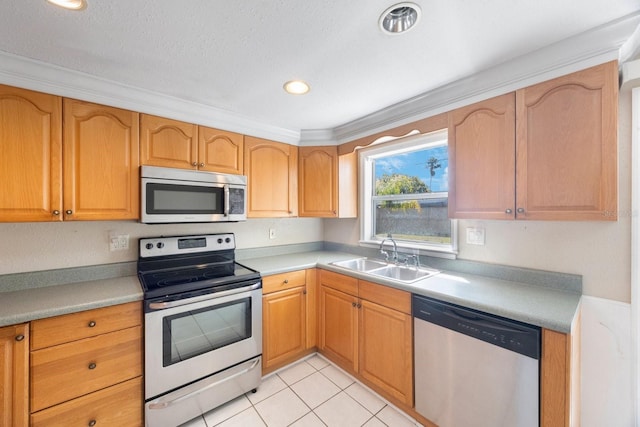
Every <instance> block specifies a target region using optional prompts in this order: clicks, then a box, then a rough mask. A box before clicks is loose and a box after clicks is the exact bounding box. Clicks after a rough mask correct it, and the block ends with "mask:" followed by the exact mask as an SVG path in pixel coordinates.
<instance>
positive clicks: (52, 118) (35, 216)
mask: <svg viewBox="0 0 640 427" xmlns="http://www.w3.org/2000/svg"><path fill="white" fill-rule="evenodd" d="M0 180H1V181H2V191H0V221H3V222H13V221H54V220H57V219H61V216H58V217H56V216H54V214H53V211H54V210H57V211H58V212H60V210H61V209H62V98H60V97H58V96H53V95H46V94H43V93H38V92H32V91H29V90H24V89H18V88H14V87H9V86H2V85H0Z"/></svg>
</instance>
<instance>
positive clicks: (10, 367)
mask: <svg viewBox="0 0 640 427" xmlns="http://www.w3.org/2000/svg"><path fill="white" fill-rule="evenodd" d="M28 425H29V325H28V324H26V323H25V324H21V325H15V326H7V327H4V328H0V427H26V426H28Z"/></svg>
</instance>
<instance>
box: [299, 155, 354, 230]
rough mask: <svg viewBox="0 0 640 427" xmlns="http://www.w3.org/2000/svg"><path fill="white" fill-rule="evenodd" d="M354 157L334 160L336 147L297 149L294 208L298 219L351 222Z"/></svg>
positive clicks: (352, 214) (341, 157)
mask: <svg viewBox="0 0 640 427" xmlns="http://www.w3.org/2000/svg"><path fill="white" fill-rule="evenodd" d="M356 161H357V155H356V154H355V153H349V154H344V155H341V156H338V147H337V146H314V147H300V148H299V168H298V185H299V194H298V202H299V203H298V206H299V215H300V216H301V217H320V218H355V217H356V216H357V214H358V212H357V196H358V192H357V183H358V177H357V165H356Z"/></svg>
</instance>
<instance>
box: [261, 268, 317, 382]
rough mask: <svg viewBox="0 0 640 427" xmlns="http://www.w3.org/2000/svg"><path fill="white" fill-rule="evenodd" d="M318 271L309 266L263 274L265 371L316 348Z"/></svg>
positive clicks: (263, 365) (289, 361)
mask: <svg viewBox="0 0 640 427" xmlns="http://www.w3.org/2000/svg"><path fill="white" fill-rule="evenodd" d="M316 274H317V273H316V269H309V270H299V271H292V272H289V273H282V274H275V275H271V276H265V277H264V278H263V297H262V316H263V322H262V325H263V332H262V339H263V342H262V368H263V374H265V373H268V372H271V371H273V370H274V369H277V368H279V367H282V366H284V365H286V364H288V363H291V362H293V361H295V360H297V359H299V358H300V357H302V356H304V355H305V354H308V353H310V352H312V351H313V348H315V346H316V339H315V338H316V324H317V322H316V309H315V307H316Z"/></svg>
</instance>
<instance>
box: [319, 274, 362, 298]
mask: <svg viewBox="0 0 640 427" xmlns="http://www.w3.org/2000/svg"><path fill="white" fill-rule="evenodd" d="M320 284H321V285H324V286H328V287H330V288H333V289H337V290H339V291H342V292H345V293H347V294H349V295H353V296H358V279H356V278H353V277H349V276H345V275H343V274H338V273H334V272H333V271H328V270H321V271H320Z"/></svg>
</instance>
